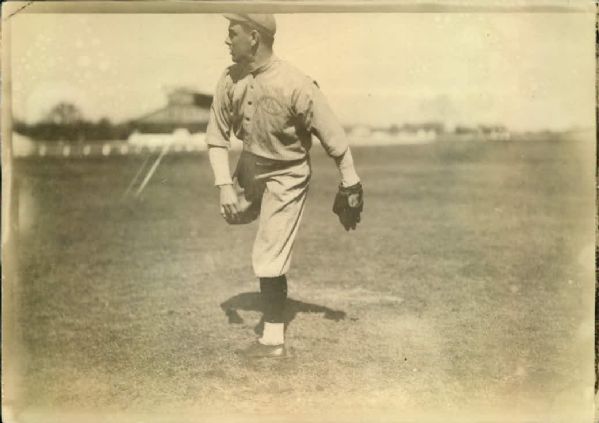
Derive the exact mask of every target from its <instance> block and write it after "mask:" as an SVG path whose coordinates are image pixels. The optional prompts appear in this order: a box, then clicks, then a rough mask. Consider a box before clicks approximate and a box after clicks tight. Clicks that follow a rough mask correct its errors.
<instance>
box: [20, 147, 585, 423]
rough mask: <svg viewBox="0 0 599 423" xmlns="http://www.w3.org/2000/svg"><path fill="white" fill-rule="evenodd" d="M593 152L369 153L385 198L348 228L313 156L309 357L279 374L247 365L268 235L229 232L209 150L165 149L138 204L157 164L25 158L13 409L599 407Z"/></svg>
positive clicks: (273, 366) (304, 340) (296, 324)
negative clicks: (256, 251)
mask: <svg viewBox="0 0 599 423" xmlns="http://www.w3.org/2000/svg"><path fill="white" fill-rule="evenodd" d="M593 151H594V148H593V146H592V144H588V143H586V144H581V142H577V141H573V140H564V141H547V142H534V143H533V142H530V143H526V142H520V143H518V142H501V143H447V144H430V145H420V146H416V145H415V146H397V147H384V148H383V147H379V148H377V147H371V148H358V147H356V148H355V149H354V157H355V162H356V164H357V169H358V172H359V174H360V176H361V178H362V180H363V184H364V187H365V192H366V195H365V201H366V205H365V211H364V215H363V221H362V223H361V224H360V225H359V227H358V230H357V231H355V232H351V233H346V232H345V231H344V230H343V228H342V227H341V225H340V224H339V223H338V221H337V220H336V217H335V216H334V215H333V214H332V212H331V211H330V209H331V204H332V200H333V197H334V194H335V191H336V186H337V183H338V176H337V173H336V172H337V171H336V169H335V167H334V164H333V162H332V161H331V160H330V159H329V158H327V157H326V156H324V154H323V153H322V152H321V149H320V147H319V146H315V147H314V151H313V168H314V176H313V181H312V185H311V188H310V193H309V198H308V205H307V210H306V213H305V215H304V219H303V222H302V227H301V229H300V234H299V236H298V239H297V244H296V250H295V254H294V257H293V263H292V270H291V271H290V273H289V275H288V277H289V287H290V289H289V291H290V292H289V295H290V298H291V299H293V300H295V301H294V302H293V306H294V309H293V310H292V311H293V313H295V315H294V316H293V317H294V318H293V320H292V321H291V322H290V323H289V326H288V328H287V339H288V346H289V347H290V350H291V351H292V353H293V354H292V357H291V358H289V359H287V360H284V361H277V362H259V363H248V362H244V361H242V360H240V359H239V358H238V357H237V355H236V354H235V350H236V349H238V348H242V347H245V346H246V345H247V344H248V343H250V342H252V341H253V339H255V336H256V335H255V333H254V329H255V326H256V325H257V324H258V322H259V320H260V317H261V314H260V311H259V308H258V307H256V304H255V301H254V300H255V299H256V292H257V289H258V284H257V281H256V279H255V278H254V276H253V273H252V269H251V263H250V251H251V245H252V241H253V236H254V234H255V230H256V227H255V224H252V225H248V226H228V225H227V224H226V223H224V222H223V221H222V219H221V217H220V215H219V213H218V205H217V201H218V193H217V191H216V189H215V188H214V187H213V186H212V175H211V171H210V168H209V164H208V161H207V158H206V156H204V155H195V156H167V158H166V159H165V161H164V162H163V163H162V165H161V166H160V167H159V169H158V171H157V173H156V175H155V176H154V178H153V179H152V181H151V182H150V184H149V185H148V187H147V189H146V190H145V191H144V193H143V195H142V198H141V199H139V200H134V199H128V200H124V201H123V200H122V199H121V195H122V193H123V192H124V191H125V189H126V187H127V184H128V183H129V181H130V179H131V178H132V177H133V175H134V174H135V172H136V171H137V168H138V166H139V165H140V164H141V161H142V159H141V158H110V159H98V160H95V161H94V160H30V161H20V162H17V163H16V164H15V177H16V181H17V191H18V193H19V195H18V197H19V206H20V208H21V211H20V212H19V218H18V225H17V226H18V234H19V236H18V253H17V256H18V266H19V267H18V268H19V280H18V286H19V289H18V295H17V298H18V307H17V313H18V314H17V321H18V327H19V336H18V338H19V339H20V342H21V343H22V350H21V352H20V353H19V358H20V359H21V364H22V366H21V370H20V374H21V376H22V378H21V383H20V386H21V387H22V389H21V391H20V396H19V401H18V402H17V403H16V404H15V409H16V410H31V409H43V410H46V411H48V412H50V411H55V412H64V411H69V410H71V411H82V410H88V411H89V410H91V411H92V412H99V411H102V412H104V413H115V414H117V415H121V416H126V415H135V413H140V412H144V413H153V412H155V413H162V414H165V415H168V414H169V413H171V414H172V413H175V412H180V413H183V414H185V415H187V414H186V413H189V416H193V418H192V417H190V421H197V419H198V418H199V417H200V416H202V415H212V414H215V413H216V414H219V413H220V414H240V415H244V416H251V415H266V414H284V415H286V416H288V417H289V416H298V415H301V414H306V413H308V414H311V413H312V414H313V413H317V414H320V415H321V416H323V415H324V414H326V415H331V416H337V417H338V418H339V419H340V421H343V419H342V418H341V417H339V416H344V415H353V416H357V415H366V416H369V415H370V416H374V415H377V416H379V415H388V416H397V419H399V420H401V418H402V417H404V418H407V417H406V416H410V415H419V414H428V415H431V414H433V415H434V414H439V415H442V416H446V418H445V419H444V420H445V421H447V420H448V419H449V420H450V419H451V418H457V419H458V420H459V419H460V418H461V419H462V420H461V421H464V420H465V416H468V415H474V414H473V413H482V414H483V415H484V414H489V413H490V414H493V413H499V414H502V413H503V414H505V415H508V414H510V413H515V414H518V413H527V414H529V415H530V416H533V420H532V421H547V420H546V419H545V418H546V417H547V416H553V417H554V418H555V416H561V415H567V416H570V415H572V413H575V412H576V410H580V409H579V407H581V404H588V400H589V395H590V396H591V398H592V391H590V392H589V390H588V389H587V388H589V387H592V383H593V381H592V378H593V374H592V363H591V362H590V361H589V357H590V355H589V354H592V347H593V341H592V336H593V333H592V321H591V320H590V319H592V318H593V310H592V304H593V298H592V295H593V279H592V277H593V275H592V257H593V254H594V250H593V242H594V234H593V230H594V222H593V215H594V213H593V208H594V196H593V190H594V184H593V164H594V153H593ZM589 257H590V258H589ZM589 266H591V268H590V270H589ZM240 294H242V295H240ZM242 299H245V300H246V301H243V300H242ZM223 302H227V304H228V305H232V306H235V307H237V308H238V309H239V310H238V313H239V315H240V316H241V317H242V319H243V323H237V324H234V323H230V322H229V319H228V317H227V316H226V315H225V313H224V312H223V310H222V309H221V306H220V305H221V304H222V303H223ZM343 317H344V318H343ZM589 326H590V332H589ZM584 401H587V402H584ZM411 413H416V414H411ZM560 413H562V414H560ZM563 413H565V414H563ZM346 417H347V416H346ZM248 418H249V417H248ZM537 419H538V420H537ZM313 420H314V419H313V418H312V420H311V421H313ZM569 421H573V420H569Z"/></svg>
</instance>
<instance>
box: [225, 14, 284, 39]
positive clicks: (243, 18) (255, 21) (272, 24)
mask: <svg viewBox="0 0 599 423" xmlns="http://www.w3.org/2000/svg"><path fill="white" fill-rule="evenodd" d="M224 17H225V18H227V19H228V20H230V21H231V22H242V23H245V24H248V25H250V26H252V27H254V28H256V29H257V30H258V31H262V32H264V33H265V34H267V35H270V36H271V37H274V36H275V32H277V22H276V21H275V17H274V15H272V14H270V13H247V14H235V13H227V14H225V15H224Z"/></svg>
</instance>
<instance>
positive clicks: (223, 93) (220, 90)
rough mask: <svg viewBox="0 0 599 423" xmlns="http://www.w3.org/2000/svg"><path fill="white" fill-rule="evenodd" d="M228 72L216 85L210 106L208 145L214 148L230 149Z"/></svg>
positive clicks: (207, 131) (207, 130) (207, 132)
mask: <svg viewBox="0 0 599 423" xmlns="http://www.w3.org/2000/svg"><path fill="white" fill-rule="evenodd" d="M227 78H228V71H225V73H223V75H222V76H221V77H220V79H219V81H218V84H217V85H216V91H215V93H214V97H213V98H212V106H210V115H209V117H208V128H207V129H206V144H208V146H213V147H226V148H229V147H230V144H231V143H230V140H229V135H230V133H231V104H230V101H229V97H228V95H227Z"/></svg>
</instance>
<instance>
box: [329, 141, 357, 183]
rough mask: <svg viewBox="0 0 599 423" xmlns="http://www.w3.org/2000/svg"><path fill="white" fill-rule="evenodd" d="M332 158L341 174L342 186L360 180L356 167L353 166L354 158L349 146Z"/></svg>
mask: <svg viewBox="0 0 599 423" xmlns="http://www.w3.org/2000/svg"><path fill="white" fill-rule="evenodd" d="M334 159H335V164H336V165H337V169H338V170H339V174H340V176H341V184H342V185H343V186H344V187H350V186H352V185H355V184H357V183H358V182H360V178H359V176H358V174H357V173H356V168H355V167H354V159H353V157H352V154H351V150H350V148H349V147H347V150H345V153H343V154H342V155H341V156H339V157H335V158H334Z"/></svg>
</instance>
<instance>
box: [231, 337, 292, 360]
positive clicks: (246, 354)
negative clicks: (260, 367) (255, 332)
mask: <svg viewBox="0 0 599 423" xmlns="http://www.w3.org/2000/svg"><path fill="white" fill-rule="evenodd" d="M238 354H239V355H240V356H242V357H243V358H248V359H255V358H284V357H286V356H287V350H286V349H285V344H281V345H264V344H261V343H260V342H259V341H256V342H254V343H253V344H251V345H250V346H249V347H247V348H245V349H243V350H241V351H238Z"/></svg>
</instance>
